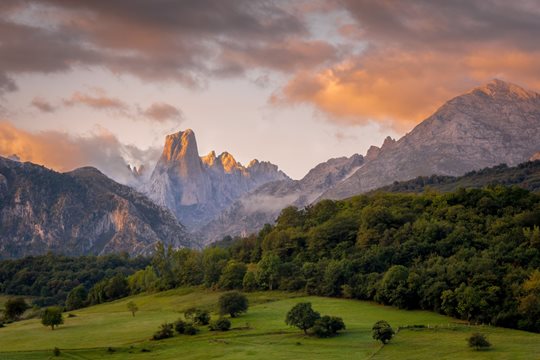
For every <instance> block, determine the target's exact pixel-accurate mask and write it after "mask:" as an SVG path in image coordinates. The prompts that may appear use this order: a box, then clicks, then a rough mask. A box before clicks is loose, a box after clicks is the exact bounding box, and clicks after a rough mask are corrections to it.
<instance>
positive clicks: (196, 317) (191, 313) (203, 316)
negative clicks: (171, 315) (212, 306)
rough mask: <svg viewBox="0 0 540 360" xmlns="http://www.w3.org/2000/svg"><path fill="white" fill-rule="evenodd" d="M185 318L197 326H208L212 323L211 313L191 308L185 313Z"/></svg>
mask: <svg viewBox="0 0 540 360" xmlns="http://www.w3.org/2000/svg"><path fill="white" fill-rule="evenodd" d="M184 317H185V318H186V319H188V320H191V321H192V322H193V324H195V325H208V323H209V322H210V313H209V312H208V310H202V309H197V308H191V309H188V310H186V311H185V312H184Z"/></svg>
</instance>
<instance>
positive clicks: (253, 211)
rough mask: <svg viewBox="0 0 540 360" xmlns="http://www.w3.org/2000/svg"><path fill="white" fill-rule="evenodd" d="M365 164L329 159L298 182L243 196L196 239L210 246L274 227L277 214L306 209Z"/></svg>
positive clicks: (273, 185)
mask: <svg viewBox="0 0 540 360" xmlns="http://www.w3.org/2000/svg"><path fill="white" fill-rule="evenodd" d="M363 162H364V158H363V157H362V156H361V155H358V154H355V155H353V156H351V157H349V158H347V157H340V158H336V159H330V160H328V161H326V162H324V163H321V164H319V165H317V166H316V167H314V168H313V169H312V170H310V171H309V172H308V174H307V175H306V176H304V177H303V178H302V179H301V180H291V179H287V180H281V181H274V182H270V183H267V184H265V185H262V186H261V187H259V188H258V189H256V190H254V191H252V192H250V193H249V194H246V195H245V196H243V197H242V198H240V199H239V200H238V201H236V202H235V203H234V204H232V205H231V206H230V207H229V208H228V209H226V210H225V211H224V212H223V213H221V214H220V215H219V217H217V218H216V219H214V220H212V221H210V222H209V223H208V224H206V225H205V226H203V227H202V229H201V231H200V232H199V234H198V237H199V238H201V239H203V241H204V242H206V243H210V242H214V241H217V240H221V239H222V238H223V236H224V235H233V236H234V235H242V234H244V235H245V234H249V233H252V232H255V231H257V230H259V229H261V228H262V226H263V225H264V224H266V223H273V222H274V221H275V220H276V218H277V216H278V215H279V213H280V211H281V210H282V209H283V208H284V207H287V206H290V205H293V206H296V207H299V208H302V207H305V206H307V205H309V204H311V203H312V202H313V201H314V200H316V199H317V198H318V197H319V196H320V195H321V194H322V193H324V192H325V191H326V190H328V189H329V188H331V187H332V186H333V185H335V184H337V183H339V182H340V181H343V180H344V179H346V178H347V177H348V176H350V175H351V174H353V173H354V172H355V171H356V170H358V169H359V168H360V167H361V166H362V164H363Z"/></svg>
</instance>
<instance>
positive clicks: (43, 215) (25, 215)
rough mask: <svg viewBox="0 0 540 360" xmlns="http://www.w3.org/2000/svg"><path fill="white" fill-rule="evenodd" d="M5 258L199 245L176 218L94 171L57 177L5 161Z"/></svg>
mask: <svg viewBox="0 0 540 360" xmlns="http://www.w3.org/2000/svg"><path fill="white" fill-rule="evenodd" d="M0 229H1V231H0V258H17V257H23V256H27V255H38V254H44V253H46V252H48V251H52V252H56V253H63V254H66V255H87V254H104V253H112V252H122V251H125V252H128V253H129V254H131V255H138V254H148V253H150V252H151V251H152V250H153V248H154V246H155V244H156V243H157V242H158V241H163V242H165V243H166V244H170V245H172V246H173V247H187V246H193V245H194V244H193V243H192V242H191V241H190V240H189V237H188V235H187V233H186V231H185V229H184V227H183V226H182V225H180V224H179V223H178V221H177V220H176V219H175V217H174V216H173V214H172V213H171V212H170V211H168V210H167V209H164V208H162V207H160V206H158V205H156V204H154V203H153V202H152V201H151V200H150V199H148V198H147V197H146V196H144V195H142V194H140V193H138V192H137V191H135V190H133V189H131V188H129V187H127V186H124V185H120V184H118V183H116V182H115V181H113V180H111V179H109V178H108V177H106V176H105V175H103V174H102V173H101V172H99V171H98V170H97V169H95V168H91V167H85V168H80V169H77V170H74V171H72V172H69V173H57V172H55V171H52V170H49V169H46V168H44V167H42V166H38V165H34V164H32V163H21V162H18V161H12V160H9V159H6V158H2V157H0Z"/></svg>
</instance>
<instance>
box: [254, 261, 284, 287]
mask: <svg viewBox="0 0 540 360" xmlns="http://www.w3.org/2000/svg"><path fill="white" fill-rule="evenodd" d="M280 264H281V261H280V260H279V257H278V256H277V255H275V254H266V255H264V256H263V258H262V259H261V261H259V265H258V271H257V282H258V283H259V285H261V286H262V287H263V288H266V289H269V290H273V288H274V285H275V284H276V283H277V280H278V277H279V266H280Z"/></svg>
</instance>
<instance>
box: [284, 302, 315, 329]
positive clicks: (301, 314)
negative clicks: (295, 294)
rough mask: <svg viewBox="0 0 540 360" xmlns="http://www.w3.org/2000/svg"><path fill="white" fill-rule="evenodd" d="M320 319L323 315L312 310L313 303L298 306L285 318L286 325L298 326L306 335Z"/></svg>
mask: <svg viewBox="0 0 540 360" xmlns="http://www.w3.org/2000/svg"><path fill="white" fill-rule="evenodd" d="M320 317H321V315H320V314H319V313H318V312H317V311H315V310H313V309H312V308H311V303H309V302H303V303H298V304H296V305H295V306H293V307H292V309H291V310H289V312H288V313H287V316H286V317H285V324H287V325H292V326H296V327H297V328H299V329H300V330H303V331H304V334H307V330H308V329H310V328H312V327H313V325H315V322H316V321H317V320H319V319H320Z"/></svg>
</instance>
